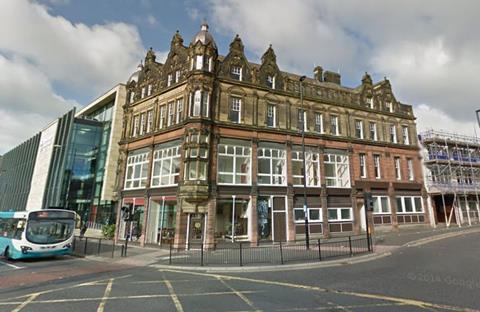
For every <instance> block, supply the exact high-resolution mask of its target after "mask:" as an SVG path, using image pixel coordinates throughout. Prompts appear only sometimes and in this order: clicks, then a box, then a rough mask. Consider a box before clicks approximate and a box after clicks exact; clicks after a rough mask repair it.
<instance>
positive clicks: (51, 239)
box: [0, 209, 77, 259]
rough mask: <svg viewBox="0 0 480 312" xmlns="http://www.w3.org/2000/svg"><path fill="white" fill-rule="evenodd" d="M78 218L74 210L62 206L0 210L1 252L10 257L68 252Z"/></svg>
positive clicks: (33, 256) (53, 254)
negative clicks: (42, 208) (40, 208)
mask: <svg viewBox="0 0 480 312" xmlns="http://www.w3.org/2000/svg"><path fill="white" fill-rule="evenodd" d="M76 220H77V214H76V213H75V212H73V211H69V210H61V209H45V210H34V211H12V212H10V211H8V212H0V255H2V254H3V256H5V257H6V258H7V259H25V258H37V257H49V256H57V255H68V254H70V253H71V252H72V244H73V237H74V230H75V223H76Z"/></svg>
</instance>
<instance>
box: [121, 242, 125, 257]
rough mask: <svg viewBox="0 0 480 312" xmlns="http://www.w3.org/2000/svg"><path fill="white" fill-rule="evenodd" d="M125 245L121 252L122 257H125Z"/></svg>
mask: <svg viewBox="0 0 480 312" xmlns="http://www.w3.org/2000/svg"><path fill="white" fill-rule="evenodd" d="M124 252H125V245H122V250H121V251H120V257H124Z"/></svg>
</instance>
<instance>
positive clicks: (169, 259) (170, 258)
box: [168, 243, 172, 265]
mask: <svg viewBox="0 0 480 312" xmlns="http://www.w3.org/2000/svg"><path fill="white" fill-rule="evenodd" d="M168 264H170V265H171V264H172V243H170V256H169V258H168Z"/></svg>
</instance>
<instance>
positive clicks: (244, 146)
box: [218, 139, 252, 185]
mask: <svg viewBox="0 0 480 312" xmlns="http://www.w3.org/2000/svg"><path fill="white" fill-rule="evenodd" d="M251 162H252V148H251V146H250V142H245V141H238V140H227V139H222V140H221V141H220V144H219V145H218V184H245V185H249V184H250V183H251V175H252V174H251V170H252V167H251Z"/></svg>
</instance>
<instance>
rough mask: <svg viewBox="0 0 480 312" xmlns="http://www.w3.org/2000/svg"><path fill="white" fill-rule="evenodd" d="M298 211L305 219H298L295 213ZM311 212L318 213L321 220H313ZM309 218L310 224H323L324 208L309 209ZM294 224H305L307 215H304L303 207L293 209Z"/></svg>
mask: <svg viewBox="0 0 480 312" xmlns="http://www.w3.org/2000/svg"><path fill="white" fill-rule="evenodd" d="M296 211H298V212H301V213H302V215H303V218H302V219H298V220H297V219H296V217H295V216H296V214H295V212H296ZM310 211H318V216H319V218H318V219H312V218H311V216H310ZM307 218H308V221H309V222H318V223H320V222H323V211H322V208H320V207H307ZM293 222H295V223H297V224H298V223H301V224H303V223H305V214H304V211H303V207H302V208H293Z"/></svg>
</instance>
